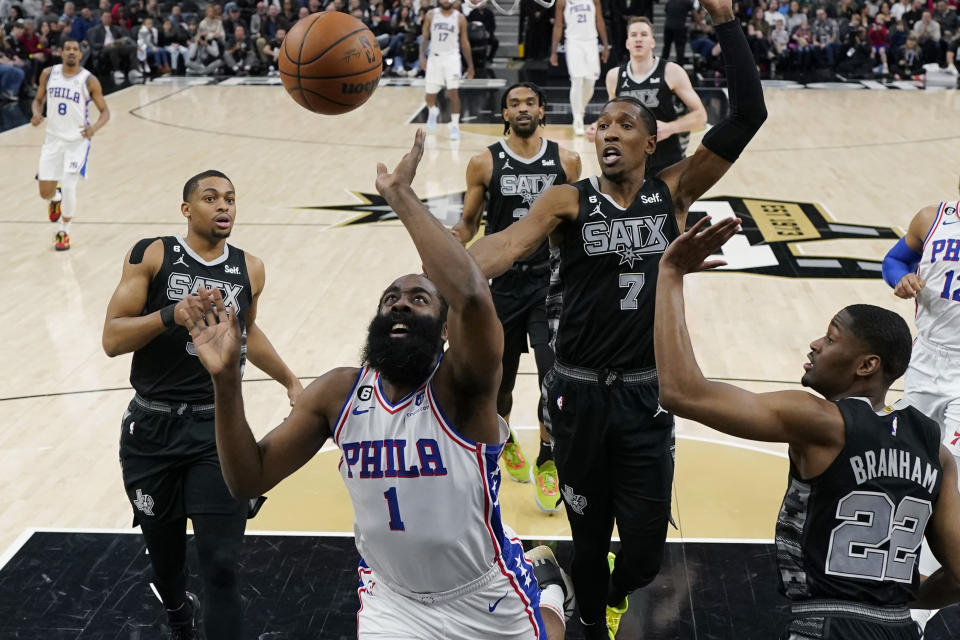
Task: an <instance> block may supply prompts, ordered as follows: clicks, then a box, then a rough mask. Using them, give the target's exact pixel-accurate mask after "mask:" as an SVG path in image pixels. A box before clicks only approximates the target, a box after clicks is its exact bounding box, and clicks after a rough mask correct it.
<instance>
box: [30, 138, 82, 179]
mask: <svg viewBox="0 0 960 640" xmlns="http://www.w3.org/2000/svg"><path fill="white" fill-rule="evenodd" d="M89 157H90V140H89V139H87V138H81V139H80V140H76V141H73V140H61V139H60V138H54V137H49V138H47V139H46V140H44V141H43V147H41V149H40V166H39V168H38V169H37V179H39V180H60V179H62V178H63V174H65V173H79V174H80V176H81V177H83V178H86V177H87V159H88V158H89Z"/></svg>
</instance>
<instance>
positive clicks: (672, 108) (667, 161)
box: [615, 58, 690, 169]
mask: <svg viewBox="0 0 960 640" xmlns="http://www.w3.org/2000/svg"><path fill="white" fill-rule="evenodd" d="M615 95H616V96H630V97H631V98H636V99H637V100H639V101H640V102H641V103H643V105H644V106H646V107H647V108H648V109H650V111H652V112H653V115H654V117H656V119H657V120H659V121H661V122H673V121H674V120H676V119H677V117H678V116H680V115H683V114H684V113H685V112H686V111H687V106H686V105H685V104H684V103H683V101H682V100H680V98H678V97H677V96H676V94H674V93H673V91H670V87H669V86H667V60H665V59H664V58H657V64H656V65H655V66H654V67H653V69H652V70H651V71H650V73H649V74H647V76H646V77H644V78H635V77H634V76H633V72H631V71H630V61H629V60H628V61H627V62H625V63H623V64H622V65H620V69H619V73H618V74H617V92H616V94H615ZM689 142H690V133H689V132H685V133H679V134H675V135H672V136H670V137H669V138H667V139H666V140H658V141H657V148H656V150H655V151H654V152H653V155H652V156H650V158H648V159H647V166H648V167H652V168H655V169H663V168H665V167H668V166H670V165H671V164H675V163H677V162H680V160H682V159H683V154H684V152H685V151H686V150H687V144H688V143H689Z"/></svg>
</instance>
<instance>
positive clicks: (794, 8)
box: [787, 0, 807, 33]
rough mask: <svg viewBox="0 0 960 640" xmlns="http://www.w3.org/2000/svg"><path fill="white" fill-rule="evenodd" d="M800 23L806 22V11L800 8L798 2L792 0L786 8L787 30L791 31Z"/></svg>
mask: <svg viewBox="0 0 960 640" xmlns="http://www.w3.org/2000/svg"><path fill="white" fill-rule="evenodd" d="M801 24H807V13H806V11H805V10H801V9H800V3H799V2H797V0H793V1H792V2H791V3H790V8H789V9H787V31H789V32H790V33H793V31H794V29H796V28H797V27H799V26H800V25H801Z"/></svg>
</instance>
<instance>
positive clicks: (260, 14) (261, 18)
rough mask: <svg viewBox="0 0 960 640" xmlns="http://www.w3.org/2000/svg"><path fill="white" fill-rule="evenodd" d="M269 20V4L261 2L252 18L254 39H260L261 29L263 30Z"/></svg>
mask: <svg viewBox="0 0 960 640" xmlns="http://www.w3.org/2000/svg"><path fill="white" fill-rule="evenodd" d="M266 20H267V3H266V2H263V0H260V2H258V3H257V6H256V9H254V12H253V15H252V16H250V35H251V36H253V37H255V38H256V37H258V36H259V35H260V32H261V29H263V23H264V22H266Z"/></svg>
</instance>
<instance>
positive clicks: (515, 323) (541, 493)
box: [453, 82, 580, 512]
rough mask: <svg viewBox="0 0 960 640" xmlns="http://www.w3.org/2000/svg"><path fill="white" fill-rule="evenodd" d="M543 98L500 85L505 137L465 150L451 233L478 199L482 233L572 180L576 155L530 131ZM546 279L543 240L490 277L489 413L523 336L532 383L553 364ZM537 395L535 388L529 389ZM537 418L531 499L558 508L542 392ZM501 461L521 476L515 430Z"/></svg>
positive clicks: (467, 229)
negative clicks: (498, 354)
mask: <svg viewBox="0 0 960 640" xmlns="http://www.w3.org/2000/svg"><path fill="white" fill-rule="evenodd" d="M546 108H547V101H546V96H545V95H544V93H543V91H542V90H541V89H540V87H538V86H537V85H535V84H532V83H529V82H521V83H518V84H515V85H513V86H512V87H509V88H507V90H506V91H504V93H503V97H502V98H501V101H500V113H501V115H502V116H503V120H504V125H503V132H504V133H505V134H507V137H506V139H504V140H500V141H499V142H496V143H495V144H492V145H490V146H489V147H487V149H485V150H484V151H482V152H481V153H479V154H477V155H475V156H473V157H472V158H471V159H470V163H469V164H468V165H467V191H466V194H465V195H464V200H463V214H462V215H461V217H460V221H459V222H458V223H457V224H456V225H455V226H454V227H453V234H454V235H455V236H456V237H457V239H458V240H460V242H461V243H463V244H464V245H466V244H467V243H469V242H470V241H471V240H472V239H473V238H474V236H476V235H477V231H478V230H479V228H480V219H481V217H482V215H483V209H484V200H486V209H487V226H486V231H487V232H488V233H496V232H498V231H502V230H504V229H506V228H507V227H509V226H510V225H511V224H513V223H514V222H516V221H517V220H520V219H521V218H523V216H525V215H526V214H527V212H528V211H529V210H530V205H532V204H533V202H534V201H535V200H536V199H537V196H539V195H540V194H541V193H542V192H543V191H544V190H545V189H547V188H548V187H550V186H552V185H554V184H564V183H572V182H576V181H577V180H579V179H580V156H579V154H577V153H576V152H573V151H569V150H567V149H563V148H562V147H560V145H558V144H557V143H556V142H554V141H552V140H547V139H546V138H544V137H542V136H540V135H538V131H539V128H540V127H541V126H543V125H544V124H545V123H546V116H545V112H546ZM549 286H550V251H549V248H548V247H547V243H546V241H544V242H543V243H542V244H541V245H540V246H539V247H538V248H537V249H536V251H535V252H534V253H533V254H531V255H529V256H526V257H524V258H522V259H520V260H518V261H517V262H515V263H514V264H513V266H512V267H511V268H510V270H509V271H507V272H506V273H504V274H503V275H501V276H499V277H497V278H494V279H493V282H492V283H491V284H490V290H491V292H492V293H493V303H494V306H495V307H496V309H497V317H498V318H500V322H501V323H502V324H503V341H504V347H503V377H502V379H501V381H500V391H499V392H498V393H497V413H499V414H500V415H501V416H503V419H504V420H506V421H507V422H508V423H509V422H510V412H511V410H512V408H513V388H514V385H515V384H516V381H517V369H518V367H519V364H520V354H521V353H526V352H527V340H528V338H529V342H530V348H532V349H533V353H534V358H535V360H536V363H537V389H538V390H539V389H540V385H541V384H543V376H545V375H546V373H547V371H549V370H550V368H551V367H553V348H552V347H551V346H550V336H549V331H548V329H547V310H546V299H547V289H548V288H549ZM537 395H538V397H539V396H540V394H539V393H538V394H537ZM537 418H538V419H539V421H540V451H539V453H538V454H537V460H536V463H535V464H534V466H533V473H532V477H533V479H534V482H535V483H536V487H535V490H536V495H535V499H536V502H537V506H538V507H540V509H542V510H543V511H547V512H554V511H559V510H560V496H559V491H558V486H557V467H556V465H555V464H554V462H553V447H552V443H551V437H550V435H549V433H548V430H547V427H546V426H545V421H546V420H548V419H549V418H548V417H547V416H546V413H545V412H544V408H543V400H542V398H541V399H539V400H538V402H537ZM503 461H504V464H505V465H506V467H507V471H508V472H509V473H510V477H511V478H513V479H514V480H516V481H518V482H529V481H530V478H531V469H530V463H529V461H528V460H527V459H526V456H524V455H523V451H522V450H521V448H520V445H519V443H518V442H517V437H516V433H515V432H514V431H513V429H511V430H510V438H509V440H508V441H507V443H506V445H505V446H504V450H503Z"/></svg>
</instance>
